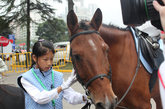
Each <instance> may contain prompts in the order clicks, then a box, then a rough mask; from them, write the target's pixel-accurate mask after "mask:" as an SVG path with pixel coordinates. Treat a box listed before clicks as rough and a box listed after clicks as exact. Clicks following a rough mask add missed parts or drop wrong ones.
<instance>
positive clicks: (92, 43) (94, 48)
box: [88, 39, 97, 51]
mask: <svg viewBox="0 0 165 109" xmlns="http://www.w3.org/2000/svg"><path fill="white" fill-rule="evenodd" d="M88 42H89V45H91V46H92V48H93V51H97V48H96V46H95V43H94V42H93V40H91V39H89V40H88Z"/></svg>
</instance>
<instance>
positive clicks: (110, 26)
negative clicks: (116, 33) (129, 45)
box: [102, 23, 128, 31]
mask: <svg viewBox="0 0 165 109" xmlns="http://www.w3.org/2000/svg"><path fill="white" fill-rule="evenodd" d="M102 26H104V27H107V28H114V29H118V30H122V31H127V30H128V28H127V27H126V28H122V27H119V26H116V25H114V24H112V23H109V24H108V25H107V24H102Z"/></svg>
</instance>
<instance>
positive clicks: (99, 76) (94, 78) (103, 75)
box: [85, 74, 110, 88]
mask: <svg viewBox="0 0 165 109" xmlns="http://www.w3.org/2000/svg"><path fill="white" fill-rule="evenodd" d="M104 77H107V78H108V79H109V78H110V77H109V76H108V75H107V74H100V75H96V76H94V77H93V78H91V79H90V80H89V81H88V82H87V83H86V84H85V87H86V88H87V87H88V86H89V85H90V83H91V82H92V81H94V80H96V79H97V78H101V79H103V78H104Z"/></svg>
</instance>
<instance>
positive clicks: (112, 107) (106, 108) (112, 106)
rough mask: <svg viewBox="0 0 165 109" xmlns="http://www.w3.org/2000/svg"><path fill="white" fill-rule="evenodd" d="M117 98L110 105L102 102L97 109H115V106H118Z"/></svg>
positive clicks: (97, 105)
mask: <svg viewBox="0 0 165 109" xmlns="http://www.w3.org/2000/svg"><path fill="white" fill-rule="evenodd" d="M117 101H118V99H117V97H116V98H115V99H114V100H113V101H112V102H111V103H110V102H109V103H108V104H104V103H102V102H98V103H96V109H115V106H116V104H117Z"/></svg>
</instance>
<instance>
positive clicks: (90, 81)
mask: <svg viewBox="0 0 165 109" xmlns="http://www.w3.org/2000/svg"><path fill="white" fill-rule="evenodd" d="M92 33H96V34H98V35H99V36H100V34H99V32H98V31H94V30H92V31H83V32H79V33H77V34H74V35H73V36H71V38H70V43H71V42H72V41H73V39H75V38H76V37H78V36H80V35H82V34H92ZM70 55H71V57H72V49H71V50H70ZM71 59H72V63H73V67H74V69H75V71H76V72H77V69H76V65H75V64H74V60H73V58H71ZM111 75H112V71H111V67H110V71H109V72H108V74H99V75H96V76H94V77H92V78H91V79H89V80H88V81H87V82H86V83H85V82H84V81H83V80H82V79H81V77H80V75H79V74H78V72H77V73H76V76H77V80H78V81H79V82H80V84H81V85H82V86H83V88H84V90H85V92H86V95H87V96H90V92H89V91H88V89H87V88H88V86H89V85H90V84H91V83H92V82H93V81H95V80H96V79H99V78H100V79H101V80H103V78H104V77H107V78H108V79H109V80H110V81H111ZM90 100H91V101H92V102H93V100H92V99H90ZM90 105H91V104H90V103H87V104H86V105H85V106H84V107H83V108H82V109H87V108H88V107H89V108H90Z"/></svg>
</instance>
